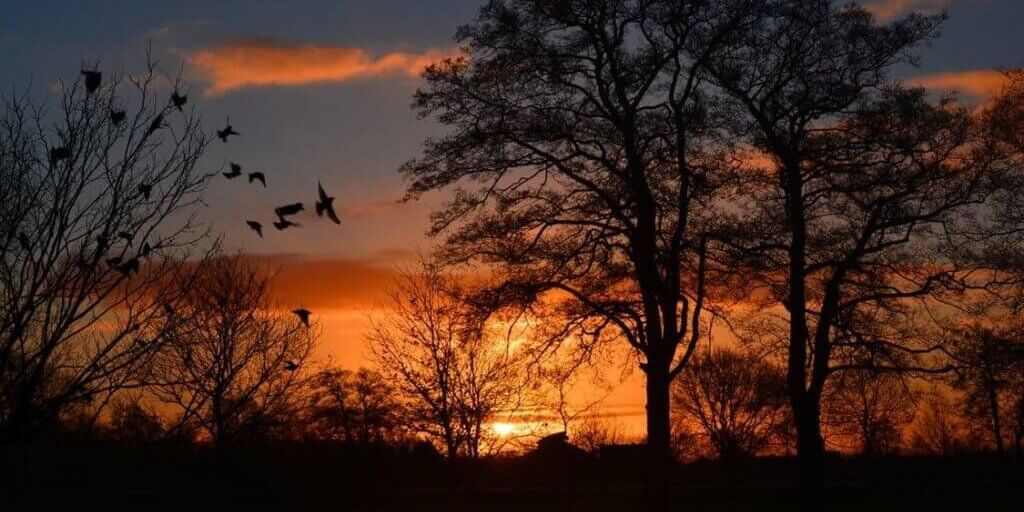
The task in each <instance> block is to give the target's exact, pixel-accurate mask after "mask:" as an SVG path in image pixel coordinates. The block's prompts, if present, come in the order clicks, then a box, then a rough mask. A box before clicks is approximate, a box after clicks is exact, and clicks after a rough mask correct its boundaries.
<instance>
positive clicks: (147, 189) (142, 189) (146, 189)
mask: <svg viewBox="0 0 1024 512" xmlns="http://www.w3.org/2000/svg"><path fill="white" fill-rule="evenodd" d="M151 192H153V185H150V184H149V183H140V184H139V193H140V194H142V198H143V199H145V200H146V201H149V194H150V193H151Z"/></svg>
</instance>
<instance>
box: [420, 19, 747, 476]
mask: <svg viewBox="0 0 1024 512" xmlns="http://www.w3.org/2000/svg"><path fill="white" fill-rule="evenodd" d="M762 3H764V2H762V1H756V0H723V1H719V2H678V1H649V0H615V1H608V0H584V1H576V2H564V1H561V0H544V1H540V0H506V1H502V0H494V1H490V2H488V3H487V4H486V5H485V6H484V7H483V8H482V10H481V12H480V15H479V17H478V18H477V20H476V21H475V22H473V23H471V24H469V25H467V26H464V27H462V28H460V29H459V31H458V39H459V41H460V43H462V44H463V45H464V47H465V48H466V52H467V53H466V54H465V55H464V56H462V57H459V58H455V59H451V60H448V61H445V62H444V63H442V64H438V65H435V66H432V67H430V68H429V69H428V70H427V71H426V73H425V78H426V80H427V82H428V85H427V86H426V87H425V88H423V89H421V90H420V91H419V92H418V93H417V95H416V107H417V108H418V109H419V111H420V113H421V115H422V116H429V115H436V117H437V119H439V120H440V121H441V122H442V123H444V124H445V125H446V126H447V127H449V128H450V131H449V133H448V134H447V135H445V136H444V137H442V138H438V139H431V140H428V141H427V144H426V151H425V155H424V156H423V157H422V158H420V159H417V160H413V161H410V162H408V163H407V164H406V165H405V166H404V167H403V169H402V171H403V173H404V174H406V175H407V176H408V177H409V178H411V179H412V185H411V186H410V189H409V194H410V196H413V197H415V196H418V195H419V194H421V193H423V192H426V191H428V190H432V189H438V188H442V187H448V186H454V185H459V184H464V185H469V184H474V185H475V184H479V188H475V189H470V190H467V189H460V190H459V192H458V193H457V194H456V196H455V199H454V200H453V201H452V202H451V203H450V204H449V205H448V207H447V208H446V209H444V210H443V211H441V212H438V213H437V214H436V215H435V218H434V220H435V222H434V227H433V233H442V232H448V233H449V234H450V236H449V238H448V239H447V244H446V246H447V253H446V256H447V257H448V259H450V260H454V261H467V260H475V261H482V262H485V263H487V264H491V265H493V266H495V267H496V268H497V274H498V275H500V276H502V277H503V278H505V280H504V283H503V284H502V286H500V287H499V291H500V292H502V294H503V297H504V298H505V299H506V300H507V301H508V302H510V303H516V304H518V305H534V304H537V303H544V304H545V307H546V308H547V311H545V314H546V315H547V316H548V318H551V319H554V318H555V317H556V316H555V315H556V314H557V315H560V316H561V317H562V320H563V323H564V326H565V331H566V332H567V333H575V334H577V335H579V336H581V337H585V338H587V339H591V340H594V341H599V340H602V339H614V340H616V343H624V344H626V346H628V348H630V349H631V350H634V351H635V352H636V353H637V354H639V355H640V360H641V362H640V367H641V369H642V370H643V372H644V374H645V377H646V383H647V384H646V400H647V441H648V445H649V448H650V449H649V452H650V454H651V455H652V457H654V458H655V459H656V460H652V466H651V473H650V474H651V483H652V484H656V485H661V484H658V483H657V482H655V481H656V480H663V479H664V478H665V475H666V474H667V471H666V465H667V464H668V463H669V462H670V458H671V446H670V445H671V439H670V438H671V432H670V431H671V429H670V421H669V416H670V414H669V405H670V400H669V385H670V382H671V381H672V380H673V378H674V377H675V376H676V375H678V374H679V372H680V371H682V369H683V368H684V367H685V365H686V363H687V361H688V360H689V358H690V356H691V355H692V354H693V350H694V347H695V346H696V345H697V343H698V341H699V339H700V338H701V336H702V325H703V323H706V321H707V319H708V315H709V311H708V305H709V302H708V301H709V299H708V289H707V287H706V286H705V283H707V282H709V273H710V272H711V270H710V268H711V265H710V264H709V261H711V258H709V257H708V253H709V250H710V245H711V242H710V241H709V239H710V234H711V232H712V231H714V230H715V228H716V222H717V219H718V217H719V216H720V215H721V210H720V209H719V208H718V204H717V203H716V201H715V194H714V193H715V191H717V190H719V189H720V188H722V187H724V186H725V185H726V184H727V183H729V180H730V176H729V173H727V172H725V168H726V167H727V166H726V165H725V158H724V156H725V154H726V151H724V149H723V146H725V145H727V144H726V143H725V142H724V141H723V140H722V138H721V135H722V133H721V129H720V128H721V127H722V123H721V122H719V121H718V117H719V116H718V114H719V111H718V109H717V105H716V103H715V101H713V99H712V98H711V97H709V95H707V94H706V91H705V87H704V78H705V75H706V69H705V68H706V66H707V64H708V63H709V61H711V60H713V58H714V55H715V53H716V52H717V51H719V50H721V49H723V48H725V47H726V46H727V45H728V43H729V42H730V41H732V40H733V39H735V38H736V37H737V36H738V35H739V34H742V33H744V32H746V31H748V30H749V29H750V26H749V23H750V20H751V18H752V17H754V13H756V11H757V9H756V7H757V6H758V5H760V4H762ZM551 302H554V304H551ZM564 338H565V336H558V337H556V338H555V339H557V340H561V339H564Z"/></svg>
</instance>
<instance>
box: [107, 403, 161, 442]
mask: <svg viewBox="0 0 1024 512" xmlns="http://www.w3.org/2000/svg"><path fill="white" fill-rule="evenodd" d="M164 429H165V427H164V422H163V419H161V418H160V415H159V414H157V412H156V411H155V410H153V409H152V408H150V407H147V406H145V405H143V404H142V402H141V401H140V400H138V399H130V398H127V397H125V398H122V399H115V400H114V401H113V403H112V404H111V406H110V421H109V430H110V435H111V437H113V438H114V439H115V440H117V441H119V442H121V443H125V444H129V445H140V444H149V443H154V442H156V441H159V440H161V439H163V438H164V437H165V436H164V434H165V431H164Z"/></svg>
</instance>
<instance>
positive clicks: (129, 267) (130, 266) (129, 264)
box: [116, 258, 139, 276]
mask: <svg viewBox="0 0 1024 512" xmlns="http://www.w3.org/2000/svg"><path fill="white" fill-rule="evenodd" d="M116 270H117V271H118V272H120V273H121V274H122V275H124V276H130V275H131V274H132V272H138V271H139V259H138V258H132V259H130V260H128V261H126V262H124V263H122V264H120V265H118V266H117V267H116Z"/></svg>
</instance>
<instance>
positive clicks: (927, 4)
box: [865, 0, 953, 22]
mask: <svg viewBox="0 0 1024 512" xmlns="http://www.w3.org/2000/svg"><path fill="white" fill-rule="evenodd" d="M952 1H953V0H873V1H869V2H867V4H866V5H865V7H866V8H867V9H868V11H870V12H871V14H874V15H875V17H876V18H878V20H879V21H883V22H887V21H892V20H894V19H896V18H898V17H900V16H902V15H904V14H906V13H908V12H910V11H917V12H921V13H925V14H934V13H937V12H939V11H941V10H942V9H944V8H945V7H947V6H948V5H949V4H950V3H952Z"/></svg>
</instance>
